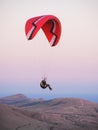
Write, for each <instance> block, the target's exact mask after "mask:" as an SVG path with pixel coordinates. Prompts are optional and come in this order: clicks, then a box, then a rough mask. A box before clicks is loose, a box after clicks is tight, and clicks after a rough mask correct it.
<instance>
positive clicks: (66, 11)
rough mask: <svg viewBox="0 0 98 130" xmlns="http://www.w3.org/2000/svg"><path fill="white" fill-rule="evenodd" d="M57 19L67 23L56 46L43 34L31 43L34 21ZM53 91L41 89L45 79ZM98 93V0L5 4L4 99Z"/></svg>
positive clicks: (0, 28) (1, 45)
mask: <svg viewBox="0 0 98 130" xmlns="http://www.w3.org/2000/svg"><path fill="white" fill-rule="evenodd" d="M47 14H52V15H55V16H56V17H58V18H59V20H60V21H61V24H62V35H61V39H60V41H59V44H58V45H57V46H56V47H50V45H49V43H48V41H47V39H46V37H45V35H44V33H43V32H42V30H40V31H39V32H38V34H37V35H36V37H35V38H34V39H33V40H31V41H28V40H27V39H26V35H25V23H26V21H27V20H28V19H29V18H32V17H34V16H39V15H47ZM44 76H46V77H47V82H48V83H50V84H51V85H52V86H53V91H52V92H49V90H48V89H46V90H42V89H41V88H40V86H39V83H40V81H41V79H42V77H44ZM15 93H25V94H28V95H29V94H31V95H32V96H33V95H35V96H36V95H37V96H39V95H45V96H47V95H48V96H50V97H51V95H55V94H60V95H63V96H66V95H67V94H70V95H73V94H98V0H52V1H50V0H47V1H46V0H41V1H40V0H27V1H26V0H25V1H24V0H14V1H13V0H10V1H8V0H1V1H0V96H3V95H10V94H15Z"/></svg>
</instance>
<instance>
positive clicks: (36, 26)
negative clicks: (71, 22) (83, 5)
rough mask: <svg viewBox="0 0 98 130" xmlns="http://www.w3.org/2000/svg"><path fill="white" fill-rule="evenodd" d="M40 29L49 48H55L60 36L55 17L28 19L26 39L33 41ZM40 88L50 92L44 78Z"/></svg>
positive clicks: (58, 24) (59, 25)
mask: <svg viewBox="0 0 98 130" xmlns="http://www.w3.org/2000/svg"><path fill="white" fill-rule="evenodd" d="M40 29H42V30H43V32H44V34H45V35H46V38H47V39H48V41H49V43H50V46H56V45H57V44H58V42H59V40H60V36H61V23H60V21H59V19H58V18H57V17H56V16H53V15H42V16H37V17H33V18H30V19H28V20H27V22H26V24H25V33H26V37H27V39H28V40H31V39H33V38H34V37H35V36H36V34H37V32H38V31H39V30H40ZM40 87H41V88H43V89H45V88H47V87H48V88H49V90H52V88H51V86H50V85H49V84H47V82H46V78H44V79H43V80H42V81H41V82H40Z"/></svg>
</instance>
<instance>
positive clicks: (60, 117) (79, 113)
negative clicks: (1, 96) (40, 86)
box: [0, 98, 98, 130]
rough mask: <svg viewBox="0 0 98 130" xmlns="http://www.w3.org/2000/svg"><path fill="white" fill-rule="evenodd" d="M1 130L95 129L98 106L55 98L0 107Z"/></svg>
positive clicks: (84, 101) (71, 99) (91, 103)
mask: <svg viewBox="0 0 98 130" xmlns="http://www.w3.org/2000/svg"><path fill="white" fill-rule="evenodd" d="M0 129H1V130H97V129H98V104H97V103H93V102H90V101H87V100H83V99H77V98H57V99H53V100H48V101H41V102H36V103H32V104H29V103H28V104H26V105H25V104H24V106H22V107H19V106H18V107H15V106H13V105H11V104H10V106H9V105H3V104H1V105H0Z"/></svg>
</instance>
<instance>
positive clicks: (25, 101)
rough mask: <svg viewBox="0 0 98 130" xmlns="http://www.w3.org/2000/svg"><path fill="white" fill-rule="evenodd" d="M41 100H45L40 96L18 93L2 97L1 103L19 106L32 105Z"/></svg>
mask: <svg viewBox="0 0 98 130" xmlns="http://www.w3.org/2000/svg"><path fill="white" fill-rule="evenodd" d="M41 101H43V99H42V98H38V99H36V98H28V97H26V96H25V95H23V94H16V95H12V96H7V97H4V98H0V103H1V104H8V105H14V106H18V107H22V106H26V105H32V104H33V103H36V102H41Z"/></svg>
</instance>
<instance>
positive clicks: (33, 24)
mask: <svg viewBox="0 0 98 130" xmlns="http://www.w3.org/2000/svg"><path fill="white" fill-rule="evenodd" d="M40 29H42V30H43V32H44V33H45V35H46V37H47V39H48V41H49V43H50V45H51V46H56V45H57V44H58V41H59V39H60V36H61V23H60V21H59V19H58V18H57V17H55V16H53V15H42V16H37V17H33V18H31V19H29V20H27V22H26V25H25V33H26V36H27V39H28V40H31V39H33V38H34V36H35V35H36V34H37V32H38V31H39V30H40Z"/></svg>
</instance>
